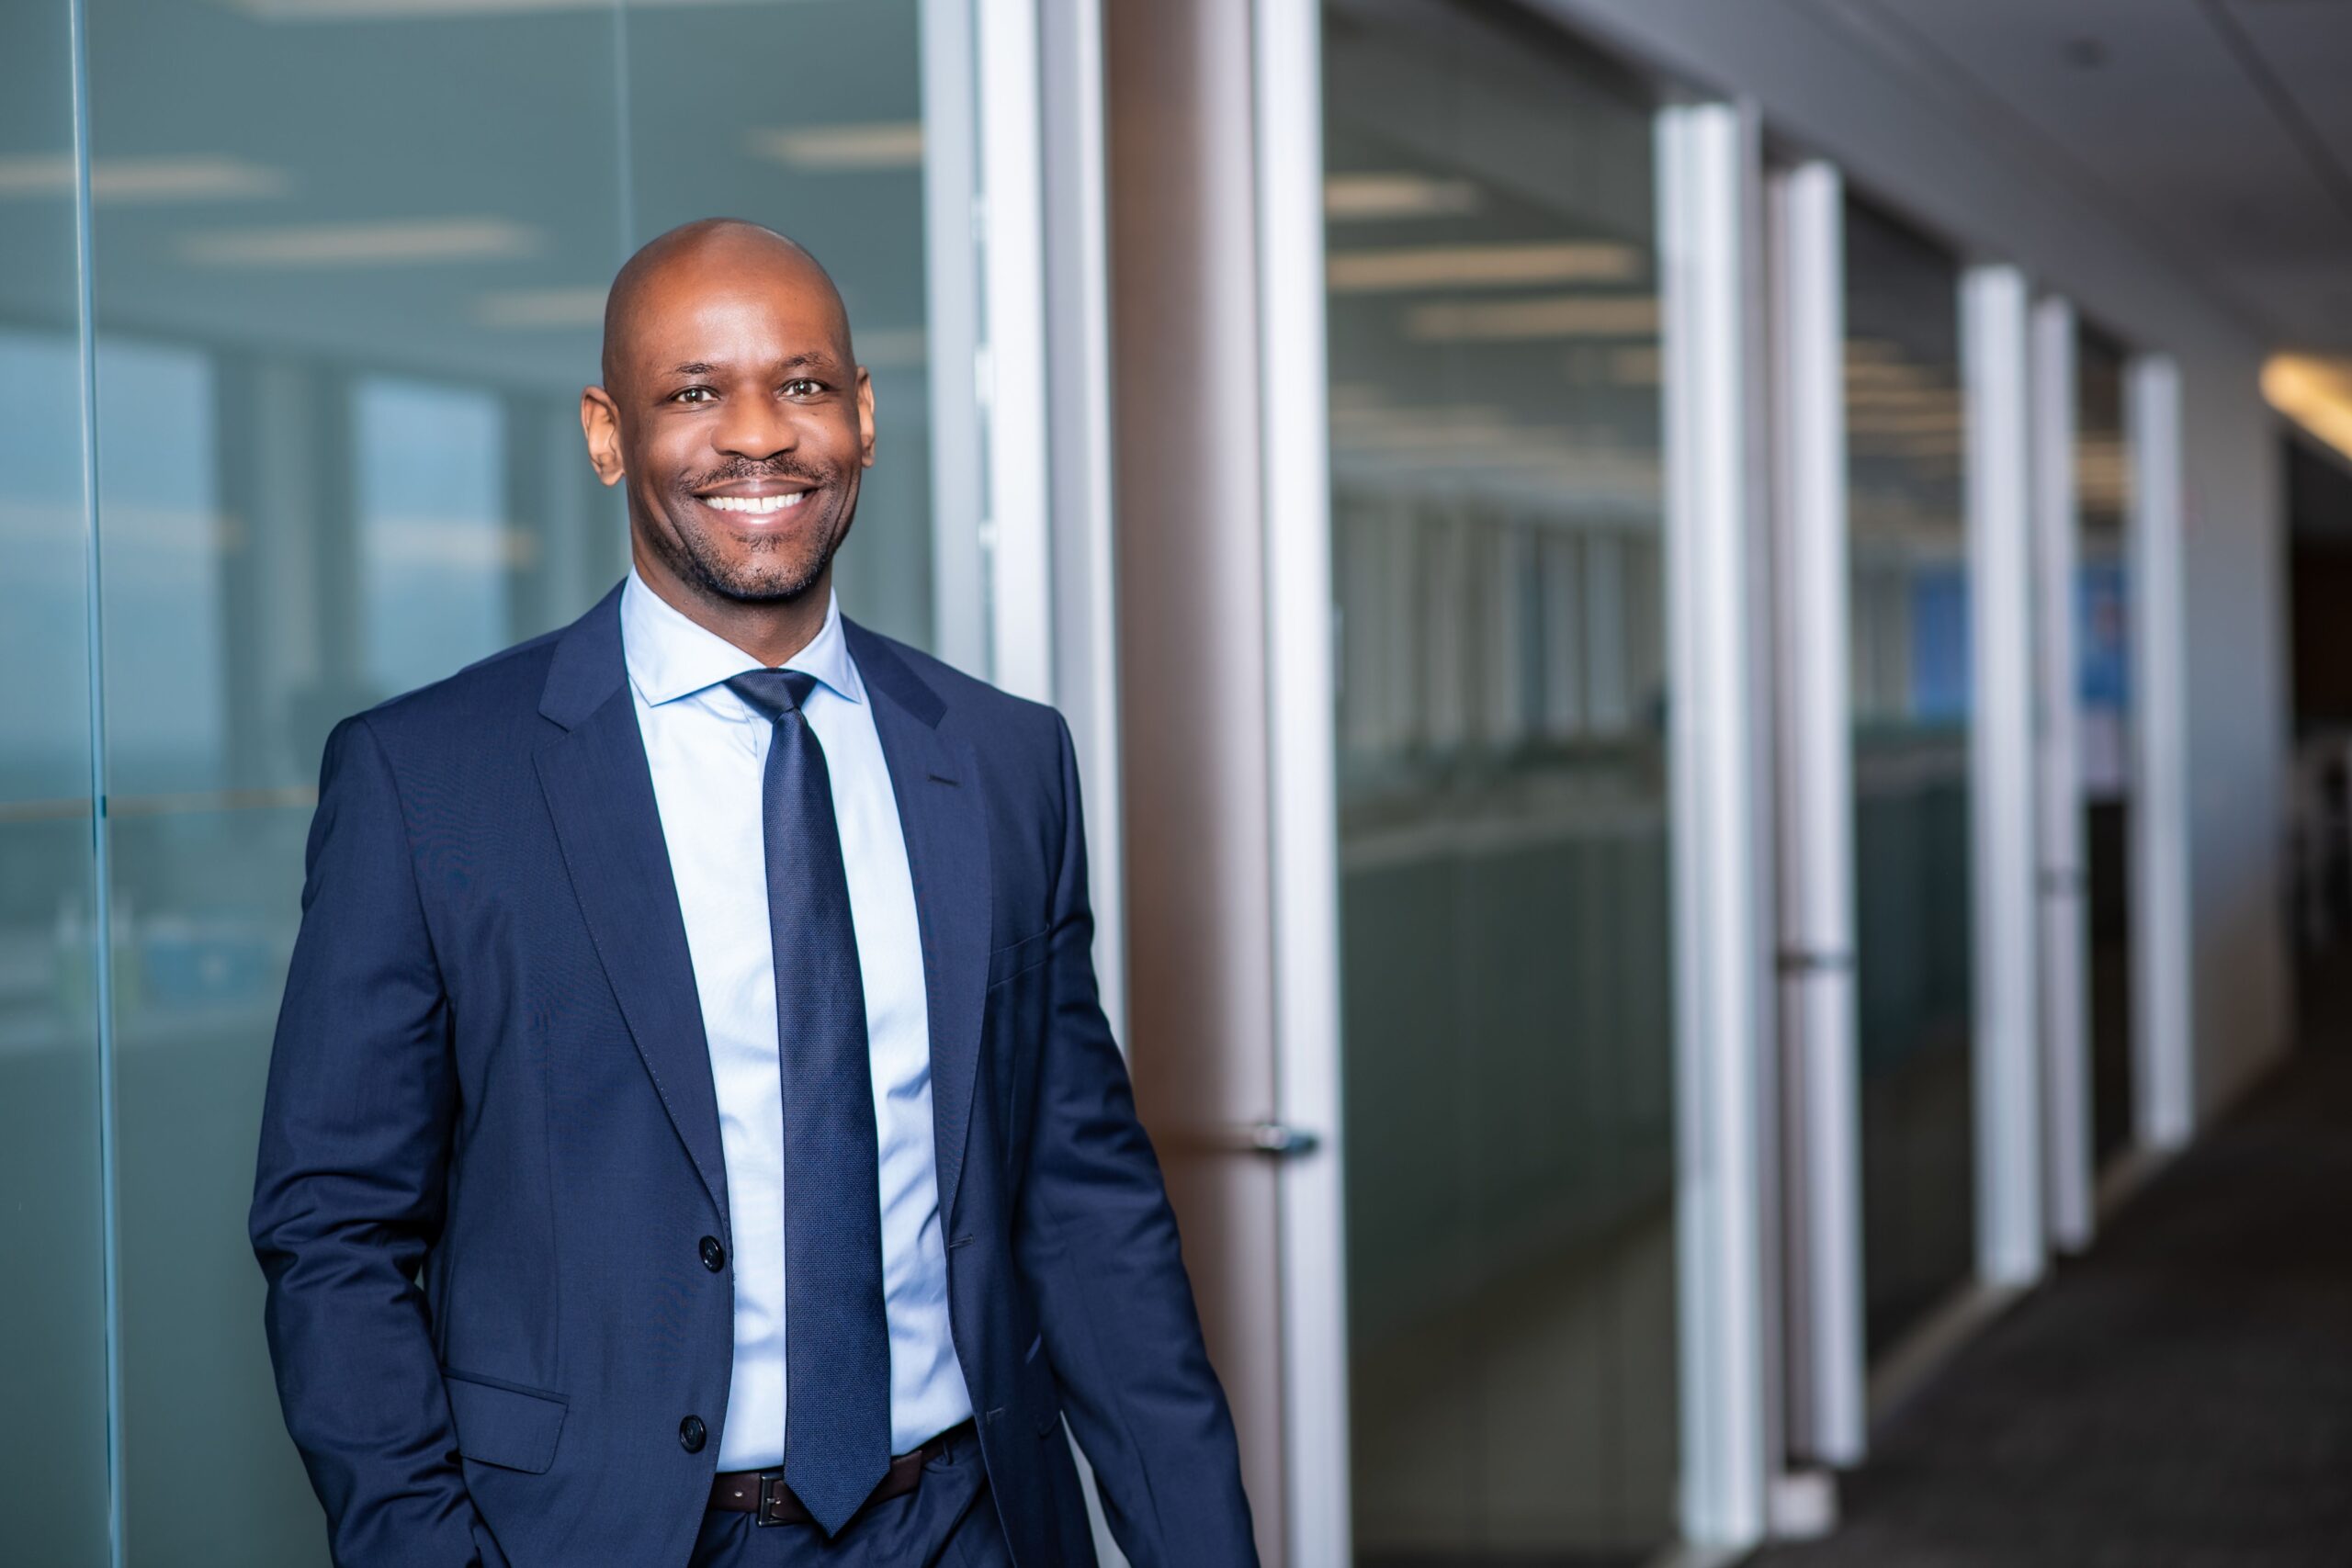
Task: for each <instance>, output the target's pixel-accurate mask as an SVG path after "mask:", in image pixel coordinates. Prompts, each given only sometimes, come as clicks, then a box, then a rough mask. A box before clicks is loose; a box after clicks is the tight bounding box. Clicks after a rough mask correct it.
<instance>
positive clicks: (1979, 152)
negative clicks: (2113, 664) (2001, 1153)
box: [1535, 0, 2291, 1111]
mask: <svg viewBox="0 0 2352 1568" xmlns="http://www.w3.org/2000/svg"><path fill="white" fill-rule="evenodd" d="M1535 4H1536V5H1537V6H1539V7H1541V8H1544V9H1547V10H1549V11H1551V12H1552V13H1554V14H1555V15H1556V16H1558V17H1561V18H1562V19H1563V20H1565V21H1566V22H1567V23H1568V24H1570V25H1571V26H1572V27H1574V28H1577V30H1578V31H1580V32H1582V33H1584V34H1585V35H1587V36H1589V37H1592V38H1594V39H1598V40H1600V41H1601V42H1603V43H1605V44H1608V45H1611V46H1612V47H1616V48H1618V49H1621V50H1623V51H1625V52H1626V53H1627V54H1628V55H1629V56H1630V57H1631V58H1633V59H1634V60H1635V61H1637V62H1646V63H1648V64H1650V65H1652V66H1654V67H1656V68H1657V69H1659V70H1661V71H1663V72H1666V73H1670V74H1671V75H1673V76H1675V77H1677V78H1679V79H1680V80H1682V81H1685V82H1688V83H1690V84H1691V85H1694V86H1701V87H1704V88H1707V89H1709V90H1713V91H1718V92H1724V93H1727V94H1731V95H1734V96H1741V97H1746V98H1749V99H1752V100H1754V101H1755V103H1756V104H1757V105H1758V107H1759V108H1760V109H1761V110H1762V113H1763V116H1764V120H1765V124H1766V126H1767V127H1768V130H1769V131H1770V133H1771V134H1773V135H1775V136H1776V137H1778V138H1780V139H1781V140H1782V141H1785V142H1786V144H1787V145H1789V146H1790V147H1792V148H1793V149H1799V150H1803V151H1806V152H1818V153H1822V154H1826V156H1828V157H1830V158H1832V159H1834V160H1835V161H1836V162H1838V164H1840V165H1842V166H1843V168H1844V170H1845V172H1846V175H1847V178H1848V180H1849V184H1850V185H1851V186H1852V187H1853V188H1854V189H1856V190H1858V191H1860V192H1864V193H1867V194H1868V195H1870V196H1871V197H1873V198H1874V199H1877V200H1879V201H1881V202H1882V203H1883V204H1886V205H1889V206H1892V207H1894V208H1895V209H1898V210H1901V211H1903V212H1905V214H1906V215H1907V216H1909V217H1910V218H1911V219H1912V220H1914V221H1916V222H1918V223H1920V224H1921V225H1923V226H1925V227H1927V228H1928V229H1930V230H1932V231H1938V232H1940V233H1941V234H1942V235H1943V236H1944V237H1945V238H1946V239H1947V240H1948V241H1950V242H1951V243H1953V244H1954V245H1956V246H1958V247H1959V248H1961V249H1962V250H1963V251H1966V252H1969V253H1970V254H1972V255H1973V256H1974V257H1979V258H1998V259H2004V260H2009V261H2014V262H2016V263H2017V264H2018V265H2020V266H2022V267H2024V268H2025V269H2026V270H2027V272H2028V273H2029V274H2030V276H2032V278H2033V279H2034V281H2035V282H2036V283H2037V284H2039V285H2041V286H2044V287H2047V288H2053V289H2056V290H2059V291H2061V292H2063V293H2064V294H2066V295H2067V296H2068V297H2070V298H2071V299H2073V300H2074V301H2075V304H2076V306H2077V308H2078V309H2079V310H2082V311H2083V312H2084V313H2085V314H2086V316H2088V317H2089V318H2090V319H2092V320H2093V321H2097V322H2098V323H2099V324H2100V325H2102V326H2104V327H2107V328H2109V330H2111V331H2114V332H2116V333H2120V334H2121V335H2122V336H2123V337H2124V338H2125V339H2126V340H2127V341H2129V342H2130V343H2131V344H2132V345H2133V346H2135V347H2138V348H2143V349H2155V350H2162V351H2164V352H2166V353H2169V354H2170V355H2173V356H2174V358H2175V359H2176V360H2177V363H2178V365H2179V367H2180V372H2181V378H2182V384H2183V389H2184V394H2183V395H2184V402H2183V408H2184V412H2183V420H2182V423H2183V439H2184V445H2185V453H2184V462H2185V467H2186V472H2185V476H2184V480H2185V512H2186V518H2185V532H2186V558H2185V559H2184V560H2183V562H2182V577H2183V583H2184V599H2185V614H2186V621H2187V626H2188V658H2187V660H2186V664H2187V668H2188V694H2187V706H2188V752H2189V781H2188V783H2189V815H2190V821H2191V832H2192V835H2193V840H2194V841H2193V843H2192V844H2191V846H2190V851H2189V900H2190V906H2191V911H2192V931H2193V933H2194V943H2195V950H2196V961H2195V962H2196V973H2195V975H2194V976H2193V985H2194V992H2193V996H2194V1007H2195V1018H2196V1043H2197V1052H2198V1066H2199V1103H2200V1105H2201V1106H2203V1107H2204V1108H2205V1109H2206V1110H2208V1111H2211V1110H2212V1109H2214V1108H2216V1107H2218V1106H2220V1105H2221V1104H2223V1103H2225V1102H2226V1101H2227V1100H2229V1099H2230V1098H2231V1097H2233V1095H2234V1094H2235V1093H2236V1092H2237V1091H2238V1090H2239V1089H2242V1088H2244V1087H2245V1084H2246V1083H2247V1081H2248V1080H2249V1079H2250V1078H2251V1077H2253V1076H2255V1075H2256V1074H2257V1073H2258V1072H2259V1071H2260V1070H2261V1069H2262V1068H2263V1067H2264V1066H2266V1065H2267V1063H2268V1062H2269V1061H2271V1060H2272V1059H2273V1058H2274V1056H2275V1055H2276V1054H2277V1053H2278V1052H2279V1051H2280V1050H2283V1049H2284V1048H2285V1045H2286V1043H2287V1040H2288V1035H2289V1032H2290V1028H2291V1012H2290V992H2289V987H2288V984H2287V947H2286V941H2287V935H2286V931H2285V926H2284V921H2283V912H2282V905H2281V894H2280V891H2279V889H2280V882H2279V873H2280V864H2281V844H2282V831H2283V800H2284V793H2283V791H2284V784H2283V776H2282V775H2283V769H2284V767H2285V761H2286V746H2287V735H2286V726H2287V692H2286V687H2285V657H2284V656H2285V646H2286V623H2285V615H2286V604H2285V598H2284V593H2283V588H2282V583H2281V581H2280V579H2281V573H2282V567H2283V558H2284V546H2283V537H2284V533H2283V529H2284V520H2283V511H2282V499H2281V495H2280V489H2279V468H2280V465H2281V462H2282V458H2281V457H2280V453H2279V444H2278V423H2277V421H2276V420H2275V418H2274V417H2273V415H2272V414H2271V413H2270V412H2269V410H2268V408H2267V405H2265V404H2264V402H2263V400H2262V397H2261V393H2260V390H2259V387H2258V384H2257V373H2258V371H2259V368H2260V365H2261V361H2262V357H2263V354H2264V351H2265V350H2266V348H2267V347H2268V346H2269V345H2268V344H2265V343H2264V342H2263V341H2262V340H2261V338H2260V337H2259V335H2258V334H2257V333H2256V329H2255V328H2254V327H2253V326H2252V325H2251V324H2249V323H2247V322H2245V321H2241V320H2239V319H2238V318H2237V317H2236V316H2235V315H2234V314H2233V313H2232V312H2231V311H2230V310H2228V309H2227V308H2226V306H2224V305H2223V304H2222V302H2221V301H2220V300H2219V299H2215V298H2213V297H2212V296H2211V295H2209V294H2207V293H2206V292H2205V291H2203V290H2201V289H2200V288H2199V287H2198V286H2197V284H2196V282H2195V281H2194V280H2193V279H2192V278H2190V277H2188V276H2186V275H2185V274H2184V273H2183V272H2182V271H2181V270H2180V269H2179V268H2177V266H2176V265H2174V264H2173V263H2172V262H2171V261H2170V260H2169V259H2168V258H2167V257H2166V256H2165V254H2163V253H2162V250H2161V247H2160V246H2159V245H2158V244H2157V243H2155V242H2154V240H2152V239H2150V238H2149V237H2147V236H2145V235H2143V233H2141V232H2139V231H2137V230H2136V228H2135V227H2134V225H2133V222H2132V220H2131V217H2130V215H2129V213H2128V212H2124V211H2120V210H2117V209H2113V208H2111V207H2109V206H2107V205H2105V204H2104V203H2103V202H2102V200H2101V198H2100V197H2099V196H2098V193H2096V192H2092V191H2086V190H2085V189H2083V188H2082V187H2080V186H2077V185H2075V184H2072V183H2069V182H2067V181H2065V180H2064V179H2063V178H2061V177H2060V176H2059V175H2055V174H2053V173H2052V172H2051V171H2050V170H2049V169H2048V168H2047V166H2046V165H2045V164H2041V163H2039V162H2037V161H2036V160H2035V159H2034V158H2033V157H2032V156H2031V155H2030V152H2029V151H2027V150H2025V149H2023V148H2020V147H2019V146H2018V144H2017V142H2016V141H2014V140H2013V138H2012V135H2011V133H2010V132H2009V131H2008V130H2007V128H2006V127H2005V126H2004V125H2003V124H2002V123H2001V122H2000V121H1998V120H1997V119H1994V118H1987V117H1985V115H1984V113H1983V111H1982V110H1981V109H1980V108H1979V107H1977V106H1976V105H1975V104H1973V102H1972V100H1971V99H1970V98H1969V97H1968V96H1966V95H1965V93H1964V92H1962V91H1961V90H1960V89H1957V88H1955V87H1954V86H1952V85H1951V84H1950V83H1948V82H1946V81H1944V80H1941V79H1939V78H1937V77H1935V76H1932V75H1930V74H1928V73H1922V72H1919V71H1917V70H1915V69H1913V68H1911V67H1909V66H1907V65H1905V64H1904V63H1902V62H1898V61H1895V60H1894V59H1891V58H1889V57H1887V56H1886V55H1884V54H1883V53H1882V52H1880V51H1878V50H1877V49H1875V48H1873V47H1871V44H1870V43H1869V42H1868V41H1867V40H1866V39H1864V38H1863V37H1862V36H1861V35H1859V34H1857V33H1856V32H1854V31H1853V30H1851V29H1850V28H1849V27H1848V26H1846V25H1845V24H1843V23H1841V22H1838V21H1837V20H1836V19H1834V17H1832V16H1831V14H1830V13H1828V12H1827V11H1826V10H1815V9H1814V8H1811V7H1809V6H1802V5H1799V4H1795V3H1793V0H1535Z"/></svg>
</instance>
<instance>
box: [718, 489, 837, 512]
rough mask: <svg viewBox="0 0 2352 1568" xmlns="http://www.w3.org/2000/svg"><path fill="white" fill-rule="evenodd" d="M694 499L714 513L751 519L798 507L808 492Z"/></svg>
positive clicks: (807, 496)
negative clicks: (731, 514) (727, 513)
mask: <svg viewBox="0 0 2352 1568" xmlns="http://www.w3.org/2000/svg"><path fill="white" fill-rule="evenodd" d="M695 499H696V500H698V501H700V502H702V503H703V504H704V505H705V506H707V507H709V508H710V509H711V510H712V511H714V512H736V513H743V514H744V515H746V516H751V517H764V516H766V515H768V514H769V513H775V512H785V511H789V510H790V509H791V508H793V507H796V506H797V505H799V504H800V503H801V502H803V501H806V500H807V499H809V492H808V491H805V490H792V491H779V492H777V493H776V494H774V495H705V496H698V497H696V498H695Z"/></svg>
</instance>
